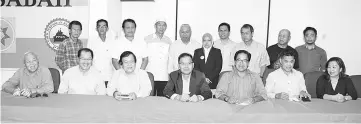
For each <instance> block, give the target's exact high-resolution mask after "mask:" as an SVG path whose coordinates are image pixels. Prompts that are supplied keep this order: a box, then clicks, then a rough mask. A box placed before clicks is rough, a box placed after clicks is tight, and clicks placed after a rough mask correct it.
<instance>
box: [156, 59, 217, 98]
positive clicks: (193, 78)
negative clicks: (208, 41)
mask: <svg viewBox="0 0 361 124" xmlns="http://www.w3.org/2000/svg"><path fill="white" fill-rule="evenodd" d="M178 63H179V68H180V69H179V70H176V71H174V72H172V73H170V74H169V80H168V82H167V85H166V86H165V88H164V91H163V93H164V95H165V96H166V97H167V98H170V99H172V100H179V101H182V102H188V101H190V102H198V101H203V100H206V99H209V98H211V97H212V92H211V89H210V88H209V86H208V84H207V82H206V79H205V76H204V74H203V73H202V72H199V71H197V70H193V66H194V63H193V61H192V55H190V54H188V53H182V54H181V55H180V56H179V57H178Z"/></svg>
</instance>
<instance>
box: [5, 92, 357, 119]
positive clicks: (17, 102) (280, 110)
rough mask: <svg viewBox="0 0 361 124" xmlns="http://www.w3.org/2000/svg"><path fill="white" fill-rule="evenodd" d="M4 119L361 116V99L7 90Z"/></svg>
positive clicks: (353, 117) (344, 117)
mask: <svg viewBox="0 0 361 124" xmlns="http://www.w3.org/2000/svg"><path fill="white" fill-rule="evenodd" d="M1 122H2V123H7V122H38V123H50V122H57V123H66V122H73V123H77V122H82V123H89V122H93V123H104V122H113V123H114V122H129V123H139V122H152V123H160V122H168V123H175V122H195V123H204V122H207V123H218V122H220V123H228V122H233V123H237V122H243V123H245V122H259V123H261V122H270V123H277V122H297V123H298V122H303V123H306V122H352V123H360V122H361V100H360V99H358V100H353V101H347V102H345V103H336V102H331V101H327V100H321V99H312V102H290V101H285V100H274V99H271V100H268V101H263V102H259V103H256V104H253V105H250V106H240V105H231V104H228V103H225V102H223V101H221V100H218V99H209V100H206V101H202V102H199V103H183V102H178V101H173V100H169V99H167V98H165V97H155V96H150V97H146V98H139V99H137V100H134V101H117V100H115V99H114V98H113V97H110V96H93V95H68V94H50V95H49V97H47V98H46V97H41V98H33V99H31V98H24V97H14V96H11V95H10V94H7V93H4V92H2V93H1Z"/></svg>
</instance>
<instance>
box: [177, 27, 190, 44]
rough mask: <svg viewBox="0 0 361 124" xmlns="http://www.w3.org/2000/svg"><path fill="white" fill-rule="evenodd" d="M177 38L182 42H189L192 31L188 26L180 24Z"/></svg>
mask: <svg viewBox="0 0 361 124" xmlns="http://www.w3.org/2000/svg"><path fill="white" fill-rule="evenodd" d="M179 36H180V38H181V40H182V41H183V42H189V41H190V39H191V36H192V29H191V26H190V25H189V24H182V26H181V27H180V29H179Z"/></svg>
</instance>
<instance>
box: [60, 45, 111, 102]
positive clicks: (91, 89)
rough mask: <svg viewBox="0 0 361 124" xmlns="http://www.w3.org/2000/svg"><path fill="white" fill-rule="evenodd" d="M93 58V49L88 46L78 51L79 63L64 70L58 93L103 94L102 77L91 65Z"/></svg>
mask: <svg viewBox="0 0 361 124" xmlns="http://www.w3.org/2000/svg"><path fill="white" fill-rule="evenodd" d="M93 58H94V55H93V51H92V50H90V49H89V48H82V49H80V50H79V51H78V59H79V65H77V66H74V67H71V68H69V69H68V70H66V71H65V72H64V75H63V77H62V79H61V83H60V85H59V90H58V93H59V94H83V95H105V85H104V79H103V77H102V75H101V72H100V71H99V70H98V69H97V68H95V67H94V66H93Z"/></svg>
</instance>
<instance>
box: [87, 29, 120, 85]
mask: <svg viewBox="0 0 361 124" xmlns="http://www.w3.org/2000/svg"><path fill="white" fill-rule="evenodd" d="M108 34H109V33H108ZM108 34H107V37H106V38H105V41H104V42H103V41H102V40H101V39H100V37H99V35H97V36H96V37H92V38H91V39H89V41H88V48H90V49H91V50H93V53H94V58H93V66H95V67H96V68H97V69H99V71H100V72H101V74H102V75H103V76H104V80H105V81H110V78H111V77H112V75H113V72H114V70H115V69H114V67H113V65H112V57H111V53H110V51H109V50H110V48H111V46H110V45H112V44H114V43H113V42H114V40H115V38H114V37H112V36H111V35H108Z"/></svg>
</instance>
